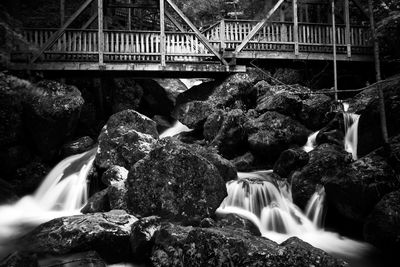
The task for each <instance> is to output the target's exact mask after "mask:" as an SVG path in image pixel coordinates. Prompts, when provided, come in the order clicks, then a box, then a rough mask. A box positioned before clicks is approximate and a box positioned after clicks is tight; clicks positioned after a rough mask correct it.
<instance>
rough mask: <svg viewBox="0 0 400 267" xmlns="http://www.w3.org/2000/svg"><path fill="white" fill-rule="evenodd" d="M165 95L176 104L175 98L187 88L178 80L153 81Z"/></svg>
mask: <svg viewBox="0 0 400 267" xmlns="http://www.w3.org/2000/svg"><path fill="white" fill-rule="evenodd" d="M154 81H155V82H156V83H158V84H159V85H160V86H161V87H162V88H163V89H164V90H165V92H166V93H167V95H168V98H169V99H170V100H171V101H172V102H173V103H174V105H175V104H176V99H177V97H178V96H179V95H180V94H182V93H184V92H185V91H186V90H188V88H187V87H186V85H185V84H184V83H183V82H182V81H181V80H180V79H154Z"/></svg>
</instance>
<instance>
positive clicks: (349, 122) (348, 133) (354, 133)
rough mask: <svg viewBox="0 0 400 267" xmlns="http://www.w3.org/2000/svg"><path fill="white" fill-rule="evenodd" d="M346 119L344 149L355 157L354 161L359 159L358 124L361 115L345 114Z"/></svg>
mask: <svg viewBox="0 0 400 267" xmlns="http://www.w3.org/2000/svg"><path fill="white" fill-rule="evenodd" d="M343 118H344V130H345V137H344V149H345V150H346V151H347V152H349V153H351V154H352V155H353V159H354V160H356V159H357V145H358V122H359V120H360V115H358V114H354V113H347V112H345V113H343Z"/></svg>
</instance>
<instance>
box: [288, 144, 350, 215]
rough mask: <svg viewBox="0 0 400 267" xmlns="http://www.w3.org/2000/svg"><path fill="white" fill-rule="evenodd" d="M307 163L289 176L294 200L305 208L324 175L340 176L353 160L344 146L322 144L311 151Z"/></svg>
mask: <svg viewBox="0 0 400 267" xmlns="http://www.w3.org/2000/svg"><path fill="white" fill-rule="evenodd" d="M309 156H310V160H309V161H308V163H307V165H305V166H304V167H302V168H301V169H299V170H297V171H295V172H294V173H293V174H292V175H291V176H290V178H289V180H290V181H291V184H292V194H293V202H294V203H295V204H296V205H298V206H300V207H301V208H304V207H305V205H306V204H307V202H308V200H309V199H310V198H311V196H312V195H313V194H314V192H315V190H316V187H317V186H318V185H319V184H323V183H324V182H323V180H322V179H323V178H324V177H338V179H341V178H340V176H338V174H339V173H340V172H341V170H342V169H344V168H345V166H346V165H347V164H348V163H349V162H351V156H350V154H348V153H346V152H345V151H344V150H343V148H341V147H338V146H335V145H331V144H322V145H320V146H318V147H317V148H315V149H314V150H313V151H311V152H310V153H309Z"/></svg>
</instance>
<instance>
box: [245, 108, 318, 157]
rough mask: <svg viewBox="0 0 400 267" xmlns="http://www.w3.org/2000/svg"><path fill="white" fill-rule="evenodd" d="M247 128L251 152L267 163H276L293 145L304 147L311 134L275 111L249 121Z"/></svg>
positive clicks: (300, 125)
mask: <svg viewBox="0 0 400 267" xmlns="http://www.w3.org/2000/svg"><path fill="white" fill-rule="evenodd" d="M245 127H246V130H247V132H248V143H249V147H250V151H251V152H252V153H253V154H255V155H259V156H260V157H264V160H265V161H275V160H276V159H277V158H278V157H279V155H280V153H281V152H282V151H284V150H286V149H288V148H289V147H290V146H292V145H299V146H301V145H304V144H305V143H306V142H307V137H308V135H309V134H310V133H311V132H310V131H309V130H308V129H307V128H305V127H304V126H303V125H302V124H300V123H299V122H297V121H295V120H293V119H291V118H289V117H287V116H284V115H282V114H279V113H277V112H273V111H272V112H266V113H264V114H262V115H261V116H260V117H258V118H256V119H251V120H249V121H248V122H247V123H246V125H245Z"/></svg>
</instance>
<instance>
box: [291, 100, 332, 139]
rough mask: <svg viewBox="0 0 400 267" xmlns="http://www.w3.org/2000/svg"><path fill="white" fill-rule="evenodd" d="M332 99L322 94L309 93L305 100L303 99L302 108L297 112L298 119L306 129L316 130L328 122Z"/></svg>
mask: <svg viewBox="0 0 400 267" xmlns="http://www.w3.org/2000/svg"><path fill="white" fill-rule="evenodd" d="M331 105H332V99H331V98H330V97H329V96H327V95H323V94H318V95H310V97H309V98H308V99H306V100H303V103H302V109H301V111H300V113H299V114H298V118H299V121H300V122H301V123H303V124H304V125H305V126H306V127H307V128H308V129H311V130H313V131H317V130H319V129H321V128H322V127H323V126H324V125H326V124H327V123H328V119H329V117H328V116H327V113H328V112H330V110H331Z"/></svg>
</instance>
